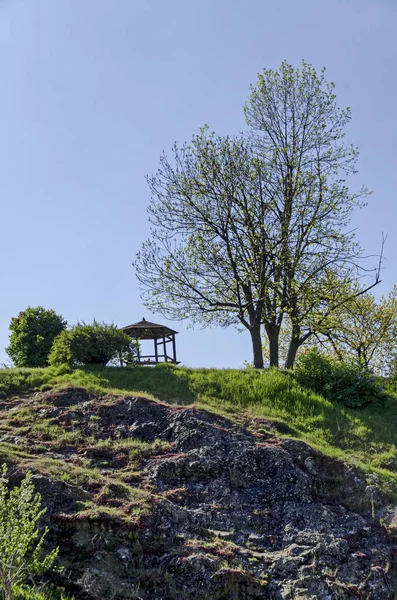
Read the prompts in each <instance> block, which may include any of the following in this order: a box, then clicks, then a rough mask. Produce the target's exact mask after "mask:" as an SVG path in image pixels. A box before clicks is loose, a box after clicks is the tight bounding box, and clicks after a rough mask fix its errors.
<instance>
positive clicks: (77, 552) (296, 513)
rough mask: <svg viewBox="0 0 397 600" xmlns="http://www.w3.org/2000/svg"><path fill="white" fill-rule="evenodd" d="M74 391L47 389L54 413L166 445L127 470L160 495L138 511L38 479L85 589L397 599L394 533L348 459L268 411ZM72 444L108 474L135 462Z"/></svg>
mask: <svg viewBox="0 0 397 600" xmlns="http://www.w3.org/2000/svg"><path fill="white" fill-rule="evenodd" d="M67 393H68V396H65V399H64V400H65V401H64V402H63V401H62V398H61V397H59V395H57V396H54V397H53V398H52V399H51V394H47V397H46V402H47V403H48V404H52V405H53V408H47V409H46V410H47V413H46V415H45V416H47V418H48V417H49V416H51V415H52V416H53V417H54V421H56V423H58V424H60V425H61V424H62V423H67V422H68V420H69V421H70V419H71V418H72V419H73V422H74V423H75V424H76V423H78V424H80V425H79V427H80V428H81V431H82V433H84V432H85V431H86V433H87V435H88V429H89V428H90V427H91V429H90V431H91V435H92V431H94V429H93V427H92V425H95V432H96V434H95V435H96V436H97V437H98V438H99V439H103V440H106V439H111V440H114V441H115V442H116V441H117V440H123V439H125V440H126V439H128V438H134V439H138V440H141V441H142V442H146V443H153V442H155V441H156V440H162V441H163V442H166V443H167V444H168V447H167V449H166V451H165V450H164V448H165V446H163V447H162V450H161V451H160V452H159V454H157V455H156V454H153V453H152V454H150V453H149V454H148V455H146V456H142V457H141V458H140V459H139V472H138V473H136V474H135V475H134V474H133V473H131V475H130V479H128V471H125V473H124V482H126V481H127V482H129V485H130V486H132V487H134V486H136V488H137V490H138V489H141V490H142V493H143V492H144V493H145V494H146V497H147V498H148V499H149V500H148V502H149V509H148V510H146V511H144V512H143V513H142V514H140V515H139V516H138V517H136V507H137V505H136V504H135V505H134V504H133V503H132V504H131V506H129V507H128V506H127V508H125V514H126V518H125V519H124V520H120V519H119V517H117V515H116V514H115V515H114V516H112V511H111V510H109V511H108V512H107V513H105V512H104V513H99V514H97V515H96V516H95V518H94V517H92V516H89V515H87V514H86V515H85V514H84V513H79V512H78V510H77V508H76V504H74V503H73V501H72V500H71V498H70V494H71V491H70V487H68V486H62V484H61V483H59V484H57V485H55V484H54V483H52V488H54V486H55V487H56V490H55V491H54V489H52V488H51V486H49V485H46V484H45V482H42V483H40V480H38V481H37V485H38V486H39V488H40V491H41V492H42V494H43V497H44V500H45V502H46V503H47V505H48V506H49V513H48V518H49V522H50V527H51V529H52V531H53V535H54V540H53V541H55V542H57V543H58V544H59V545H60V547H61V554H62V556H63V557H64V558H66V559H67V561H68V577H69V581H70V582H71V583H72V584H73V590H74V593H75V596H76V598H82V599H83V598H84V599H87V600H93V599H97V598H98V599H99V598H101V599H104V598H106V599H108V598H109V599H111V598H113V599H115V600H117V599H128V598H131V599H132V598H142V599H145V600H146V599H151V600H171V599H176V598H177V599H178V600H183V599H185V600H221V599H225V600H228V599H231V600H232V599H239V600H240V599H241V600H259V599H271V600H341V599H360V598H361V599H368V600H370V599H371V600H393V599H397V545H396V541H395V538H393V533H392V532H391V533H390V531H388V530H387V529H386V528H385V527H382V526H381V525H380V524H379V520H378V519H377V518H376V515H375V513H376V512H377V511H380V513H379V514H381V515H382V514H383V515H384V514H385V508H384V507H383V506H382V503H383V500H382V496H381V494H380V493H379V492H378V491H377V490H374V488H371V487H368V486H367V483H366V481H365V480H364V479H363V478H361V477H360V476H359V475H357V474H356V473H355V472H354V471H353V470H352V469H351V468H349V467H348V466H347V465H345V464H343V463H341V462H338V461H336V460H333V459H330V458H328V457H326V456H324V455H322V454H320V453H318V452H316V451H315V450H313V449H312V448H311V447H310V446H308V445H307V444H305V443H303V442H300V441H296V440H292V439H280V438H279V437H277V434H276V432H274V430H272V429H270V428H269V423H268V422H265V421H261V420H258V419H257V420H254V421H252V422H250V423H245V424H242V425H236V424H235V423H233V422H231V421H228V420H227V419H225V418H223V417H218V416H215V415H214V414H211V413H207V412H205V411H198V410H195V409H191V408H186V409H180V408H173V407H170V406H167V405H165V404H161V403H157V402H154V401H150V400H146V399H143V398H137V397H128V398H124V399H111V400H108V401H105V402H103V401H99V400H98V401H96V400H93V399H88V398H87V396H86V394H84V393H81V395H79V392H78V390H77V391H76V390H74V392H73V394H72V393H71V391H70V390H69V391H68V392H67ZM70 398H73V404H74V405H75V406H74V408H73V409H71V408H70V404H71V400H70ZM79 402H80V405H79ZM76 404H77V406H76ZM51 411H52V412H51ZM71 411H72V417H71V415H70V413H71ZM93 416H94V417H95V418H93ZM69 454H70V450H69ZM74 454H75V455H77V456H80V457H82V456H83V457H85V459H86V460H90V461H92V462H91V465H93V466H95V465H96V468H97V469H102V471H103V473H104V476H105V475H106V476H114V475H115V474H117V473H119V474H120V475H122V474H123V468H124V470H125V468H126V467H125V462H123V460H122V458H121V457H120V456H118V458H117V455H114V454H112V452H111V445H110V446H109V447H108V457H107V458H108V460H107V461H106V464H105V465H104V464H103V463H104V461H103V456H102V455H101V451H100V450H99V449H98V450H97V452H95V448H92V447H91V449H89V448H87V446H84V445H80V446H79V447H78V448H76V449H74ZM95 461H96V462H95ZM101 461H102V462H101ZM117 461H118V462H117ZM134 477H135V478H136V479H135V480H134ZM47 483H48V482H47ZM116 487H117V486H116ZM116 492H117V489H116ZM116 492H115V493H116ZM53 494H56V498H57V500H56V501H52V497H53ZM116 496H117V493H116ZM77 497H78V498H79V499H80V500H81V496H79V494H78V492H77V491H76V498H77ZM109 498H110V500H109V502H108V506H109V507H112V496H111V494H110V495H109ZM113 500H114V498H113ZM113 506H114V504H113ZM129 511H130V512H129ZM382 511H383V513H382ZM129 515H130V516H129ZM134 515H135V516H134ZM388 515H389V513H388ZM394 518H395V517H394ZM65 576H66V575H65Z"/></svg>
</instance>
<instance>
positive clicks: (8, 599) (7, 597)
mask: <svg viewBox="0 0 397 600" xmlns="http://www.w3.org/2000/svg"><path fill="white" fill-rule="evenodd" d="M3 586H4V600H12V589H11V583H10V582H9V581H8V580H7V579H6V580H5V581H3Z"/></svg>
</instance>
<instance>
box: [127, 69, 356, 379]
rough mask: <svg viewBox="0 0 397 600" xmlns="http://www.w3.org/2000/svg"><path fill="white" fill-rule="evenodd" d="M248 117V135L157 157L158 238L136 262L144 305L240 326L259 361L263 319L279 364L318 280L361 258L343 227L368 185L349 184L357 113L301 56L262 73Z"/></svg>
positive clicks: (204, 135)
mask: <svg viewBox="0 0 397 600" xmlns="http://www.w3.org/2000/svg"><path fill="white" fill-rule="evenodd" d="M245 113H246V120H247V124H248V132H247V133H246V134H244V135H242V136H239V137H236V138H229V137H217V136H215V135H214V134H211V133H209V131H208V129H206V128H204V129H203V130H201V131H200V133H199V135H197V136H194V137H193V139H192V142H191V144H185V145H183V146H182V147H181V148H179V147H178V146H176V145H175V146H174V148H173V152H172V154H173V157H172V160H170V159H168V158H167V156H165V155H163V156H162V158H161V160H160V168H159V170H158V171H157V173H156V174H155V175H153V176H152V177H149V179H148V181H149V185H150V189H151V192H152V202H151V204H150V206H149V214H150V219H151V223H152V225H153V230H152V237H151V239H150V240H149V241H148V242H146V243H145V244H144V245H143V247H142V250H141V252H140V253H139V254H138V256H137V259H136V261H135V263H134V264H135V267H136V272H137V276H138V279H139V281H140V282H141V284H142V287H143V289H144V302H145V304H146V305H147V306H148V307H150V308H151V309H152V310H154V311H158V312H161V313H162V314H164V315H165V316H168V317H170V318H173V319H177V320H179V319H189V320H190V321H191V322H200V323H203V324H211V323H218V324H221V325H230V324H239V325H243V326H244V327H246V328H247V329H248V331H249V332H250V335H251V339H252V346H253V356H254V361H253V362H254V366H255V367H259V368H260V367H263V357H262V351H261V327H264V329H265V331H266V335H267V339H268V343H269V355H270V364H271V365H274V366H278V364H279V333H280V328H281V325H282V322H283V319H284V317H285V315H286V314H288V315H289V317H290V318H291V319H292V320H293V322H294V323H295V324H296V323H298V322H299V315H300V311H301V309H302V307H303V306H308V305H309V303H310V298H311V296H312V294H313V289H314V287H315V286H314V282H315V281H321V280H322V278H323V276H324V274H325V273H326V272H327V271H329V270H330V269H332V270H334V271H335V270H338V271H339V272H340V273H343V272H344V271H346V272H348V271H349V270H351V268H352V265H357V263H358V259H359V257H360V253H361V250H360V248H359V247H358V245H357V244H356V242H355V239H354V235H353V233H351V232H349V231H348V230H347V225H348V223H349V219H350V216H351V214H352V211H353V210H354V208H355V207H357V206H361V205H362V203H363V197H364V196H365V195H366V193H367V192H366V190H365V189H361V190H360V191H359V192H357V193H351V192H350V191H349V190H348V188H347V186H346V184H345V177H346V176H347V175H349V174H351V173H354V172H355V165H356V160H357V150H356V149H355V148H354V147H351V146H346V145H345V144H344V142H343V138H344V128H345V126H346V125H347V123H348V122H349V120H350V111H349V109H345V110H342V109H340V108H338V106H337V104H336V97H335V94H334V86H333V84H332V83H327V82H326V80H325V74H324V71H322V72H321V74H320V75H318V74H317V73H316V71H315V69H314V68H313V67H311V66H310V65H308V64H307V63H305V62H303V63H302V66H301V68H298V69H294V68H293V67H292V66H291V65H288V64H287V63H285V62H283V63H282V64H281V66H280V68H279V69H278V70H276V71H272V70H264V71H263V73H262V74H261V75H260V76H259V79H258V83H257V86H256V87H254V88H252V90H251V96H250V99H249V101H248V103H247V106H246V107H245ZM296 334H297V331H296V327H295V330H294V333H293V335H294V336H295V337H294V339H292V340H291V341H292V343H293V346H294V347H293V348H292V350H291V353H290V361H289V362H290V366H291V365H292V364H293V360H294V357H295V353H296V348H297V347H298V344H297V343H296V339H297V337H296ZM299 335H300V334H299Z"/></svg>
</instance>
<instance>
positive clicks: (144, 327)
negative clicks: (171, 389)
mask: <svg viewBox="0 0 397 600" xmlns="http://www.w3.org/2000/svg"><path fill="white" fill-rule="evenodd" d="M121 331H124V333H126V334H127V335H129V336H130V337H131V338H132V339H134V340H137V341H138V342H139V341H141V340H153V342H154V354H146V355H142V354H141V353H140V348H139V344H138V345H137V358H136V360H135V361H134V362H135V364H138V365H157V364H158V363H159V362H169V363H173V364H175V365H177V364H179V363H178V361H177V360H176V344H175V335H176V334H177V333H178V332H177V331H174V330H173V329H170V328H169V327H167V326H166V325H159V324H158V323H150V321H146V319H142V321H139V322H138V323H133V324H132V325H127V327H122V328H121ZM170 344H171V350H170V354H168V352H169V350H168V348H169V345H170Z"/></svg>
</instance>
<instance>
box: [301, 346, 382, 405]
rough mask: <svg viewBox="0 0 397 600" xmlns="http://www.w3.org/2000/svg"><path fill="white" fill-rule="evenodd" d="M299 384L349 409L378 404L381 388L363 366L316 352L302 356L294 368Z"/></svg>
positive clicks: (315, 350) (313, 350) (380, 398)
mask: <svg viewBox="0 0 397 600" xmlns="http://www.w3.org/2000/svg"><path fill="white" fill-rule="evenodd" d="M294 372H295V375H296V378H297V380H298V381H299V383H300V384H301V385H304V386H305V387H308V388H310V389H311V390H313V391H314V392H317V393H319V394H323V395H324V396H325V397H326V398H328V399H329V400H331V401H336V402H340V403H341V404H344V405H345V406H347V407H349V408H361V407H363V406H367V405H369V404H376V403H381V402H382V400H383V399H384V392H383V387H382V386H381V385H380V383H379V380H378V378H377V377H375V376H374V375H373V373H371V371H369V370H368V369H367V368H366V367H364V366H362V365H359V364H357V363H354V362H342V361H339V360H336V359H334V358H331V357H329V356H325V355H322V354H320V352H319V351H318V350H317V349H315V348H314V349H312V350H310V351H309V352H305V353H304V354H302V355H301V356H300V357H299V358H298V360H297V364H296V367H295V371H294Z"/></svg>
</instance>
